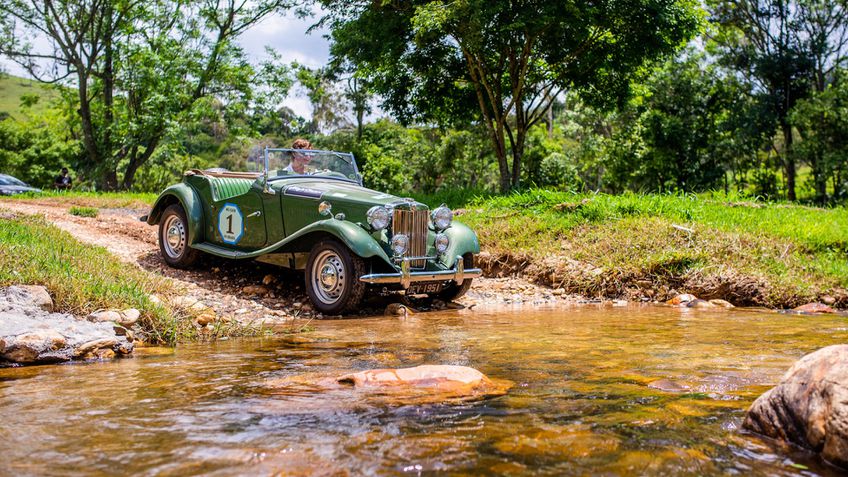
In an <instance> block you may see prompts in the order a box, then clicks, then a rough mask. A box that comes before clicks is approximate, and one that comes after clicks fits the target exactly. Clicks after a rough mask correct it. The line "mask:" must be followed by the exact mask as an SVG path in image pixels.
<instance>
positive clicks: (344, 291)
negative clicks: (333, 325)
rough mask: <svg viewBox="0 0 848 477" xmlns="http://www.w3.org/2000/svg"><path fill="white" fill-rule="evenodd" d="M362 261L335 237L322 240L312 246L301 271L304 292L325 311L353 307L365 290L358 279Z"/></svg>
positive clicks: (338, 312) (338, 311)
mask: <svg viewBox="0 0 848 477" xmlns="http://www.w3.org/2000/svg"><path fill="white" fill-rule="evenodd" d="M364 270H365V262H364V261H363V260H362V258H360V257H359V256H357V255H355V254H354V253H353V252H351V251H350V249H348V248H347V247H346V246H344V245H343V244H341V243H339V242H338V241H337V240H333V239H327V240H322V241H321V242H318V243H317V244H315V246H314V247H312V251H311V252H310V253H309V260H308V261H307V263H306V270H305V271H304V275H305V277H304V278H305V281H306V294H307V295H309V300H310V301H312V305H313V306H314V307H315V309H316V310H318V311H320V312H321V313H324V314H327V315H341V314H344V313H348V312H351V311H355V310H356V308H357V307H358V306H359V303H360V302H361V301H362V297H363V295H364V294H365V284H364V283H362V282H361V281H359V277H361V276H362V275H363V274H364Z"/></svg>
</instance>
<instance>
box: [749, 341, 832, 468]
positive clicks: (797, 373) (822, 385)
mask: <svg viewBox="0 0 848 477" xmlns="http://www.w3.org/2000/svg"><path fill="white" fill-rule="evenodd" d="M743 426H744V427H745V428H746V429H749V430H751V431H753V432H756V433H758V434H763V435H765V436H768V437H771V438H774V439H779V440H782V441H786V442H791V443H793V444H796V445H799V446H801V447H805V448H807V449H811V450H813V451H815V452H818V453H820V454H821V456H822V457H823V458H824V459H825V460H827V461H829V462H831V463H833V464H835V465H837V466H840V467H842V468H844V469H848V345H834V346H828V347H826V348H822V349H820V350H818V351H816V352H814V353H810V354H808V355H806V356H804V357H803V358H801V359H800V360H799V361H798V362H797V363H795V365H793V366H792V367H791V368H790V369H789V371H788V372H787V373H786V375H784V376H783V379H782V380H781V381H780V383H779V384H778V385H777V386H776V387H774V388H772V389H771V390H769V391H768V392H767V393H765V394H763V395H762V396H760V397H759V398H758V399H757V400H756V401H755V402H754V404H753V405H752V406H751V408H750V409H749V410H748V414H747V416H746V417H745V422H744V424H743Z"/></svg>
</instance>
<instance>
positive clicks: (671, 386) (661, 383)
mask: <svg viewBox="0 0 848 477" xmlns="http://www.w3.org/2000/svg"><path fill="white" fill-rule="evenodd" d="M648 387H649V388H651V389H657V390H660V391H663V392H666V393H685V392H688V391H689V389H690V388H689V386H687V385H685V384H680V383H678V382H676V381H672V380H670V379H658V380H656V381H651V382H650V383H648Z"/></svg>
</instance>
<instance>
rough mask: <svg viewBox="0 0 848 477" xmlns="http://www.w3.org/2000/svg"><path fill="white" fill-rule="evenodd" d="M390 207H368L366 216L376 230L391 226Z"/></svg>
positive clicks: (369, 223)
mask: <svg viewBox="0 0 848 477" xmlns="http://www.w3.org/2000/svg"><path fill="white" fill-rule="evenodd" d="M389 217H390V215H389V209H387V208H385V207H383V206H381V205H375V206H374V207H371V208H370V209H368V212H367V213H366V214H365V218H366V219H367V220H368V225H370V226H371V228H372V229H374V230H383V229H384V228H386V227H388V226H389Z"/></svg>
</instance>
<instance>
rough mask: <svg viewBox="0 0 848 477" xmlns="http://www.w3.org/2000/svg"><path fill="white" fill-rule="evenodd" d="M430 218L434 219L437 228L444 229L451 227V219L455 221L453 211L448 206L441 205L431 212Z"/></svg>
mask: <svg viewBox="0 0 848 477" xmlns="http://www.w3.org/2000/svg"><path fill="white" fill-rule="evenodd" d="M430 218H432V219H433V225H434V226H436V229H437V230H444V229H446V228H448V227H450V224H451V221H453V212H452V211H451V210H450V209H448V208H447V207H446V206H444V205H440V206H438V207H436V209H435V210H434V211H433V213H432V214H430Z"/></svg>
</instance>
